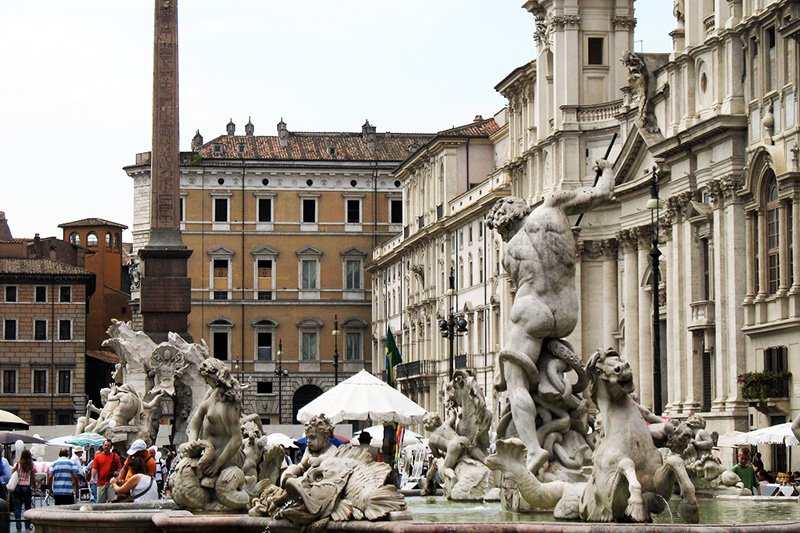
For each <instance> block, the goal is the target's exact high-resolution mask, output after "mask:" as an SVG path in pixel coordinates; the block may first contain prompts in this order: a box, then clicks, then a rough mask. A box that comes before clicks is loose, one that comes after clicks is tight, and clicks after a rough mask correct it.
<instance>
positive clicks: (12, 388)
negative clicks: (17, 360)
mask: <svg viewBox="0 0 800 533" xmlns="http://www.w3.org/2000/svg"><path fill="white" fill-rule="evenodd" d="M3 392H4V393H5V394H16V393H17V371H16V370H3Z"/></svg>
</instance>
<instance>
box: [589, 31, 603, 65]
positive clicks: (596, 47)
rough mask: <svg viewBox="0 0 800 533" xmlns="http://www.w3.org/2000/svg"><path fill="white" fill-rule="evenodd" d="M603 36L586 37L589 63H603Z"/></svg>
mask: <svg viewBox="0 0 800 533" xmlns="http://www.w3.org/2000/svg"><path fill="white" fill-rule="evenodd" d="M603 56H604V53H603V38H602V37H589V39H588V61H587V64H589V65H603V64H605V61H604V59H605V58H604V57H603Z"/></svg>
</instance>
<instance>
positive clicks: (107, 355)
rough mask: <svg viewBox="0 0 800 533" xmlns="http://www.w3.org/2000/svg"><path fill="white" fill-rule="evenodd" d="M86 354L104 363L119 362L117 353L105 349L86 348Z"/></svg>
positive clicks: (113, 363)
mask: <svg viewBox="0 0 800 533" xmlns="http://www.w3.org/2000/svg"><path fill="white" fill-rule="evenodd" d="M86 355H88V356H89V357H91V358H92V359H97V360H99V361H103V362H104V363H111V364H112V365H115V364H117V363H119V362H120V358H119V356H118V355H117V354H115V353H114V352H109V351H107V350H86Z"/></svg>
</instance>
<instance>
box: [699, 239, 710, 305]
mask: <svg viewBox="0 0 800 533" xmlns="http://www.w3.org/2000/svg"><path fill="white" fill-rule="evenodd" d="M700 261H701V265H700V266H701V268H702V273H701V276H702V277H701V279H702V281H703V287H702V289H703V300H706V301H708V300H710V299H711V254H710V249H709V246H708V239H705V238H704V239H700Z"/></svg>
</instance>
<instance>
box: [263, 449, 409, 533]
mask: <svg viewBox="0 0 800 533" xmlns="http://www.w3.org/2000/svg"><path fill="white" fill-rule="evenodd" d="M391 470H392V469H391V467H390V466H389V465H388V464H386V463H375V462H372V456H371V455H370V453H369V451H368V450H366V449H364V448H361V447H358V446H342V447H340V448H339V449H337V450H336V451H335V453H333V454H331V455H323V456H320V457H316V458H313V459H311V460H310V467H309V469H308V470H306V471H305V473H304V474H303V475H302V476H301V477H289V478H287V479H286V480H285V484H284V487H283V488H281V487H276V486H274V485H272V486H270V487H267V489H266V490H265V491H263V492H262V493H261V495H260V496H259V497H258V498H256V499H254V500H253V502H252V504H253V505H252V508H251V509H250V515H253V516H271V517H272V518H285V519H287V520H289V521H290V522H291V523H292V524H293V525H295V526H298V527H305V526H309V525H312V526H313V528H314V530H319V529H318V528H320V529H321V527H322V526H323V525H324V524H326V523H327V521H329V520H333V521H337V522H338V521H346V520H380V519H382V518H385V517H386V516H388V515H389V513H391V512H393V511H402V510H403V509H405V507H406V503H405V498H403V495H402V494H401V493H400V492H398V490H397V487H395V486H394V485H390V484H387V479H388V477H389V474H390V473H391Z"/></svg>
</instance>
